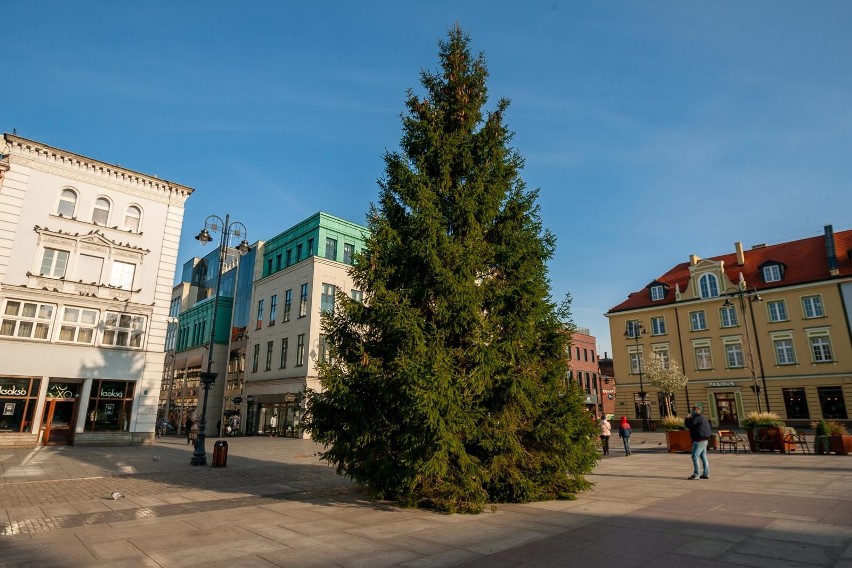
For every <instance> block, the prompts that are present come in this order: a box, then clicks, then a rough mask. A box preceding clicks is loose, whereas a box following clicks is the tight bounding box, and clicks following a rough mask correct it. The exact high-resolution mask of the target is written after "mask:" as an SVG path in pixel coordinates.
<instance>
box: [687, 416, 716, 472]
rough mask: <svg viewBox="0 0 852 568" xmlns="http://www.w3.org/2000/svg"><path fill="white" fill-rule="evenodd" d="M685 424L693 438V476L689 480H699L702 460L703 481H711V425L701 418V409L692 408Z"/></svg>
mask: <svg viewBox="0 0 852 568" xmlns="http://www.w3.org/2000/svg"><path fill="white" fill-rule="evenodd" d="M684 424H685V425H686V427H687V428H688V429H689V437H690V438H692V475H690V476H689V477H688V478H687V479H698V478H699V475H698V460H699V459H700V460H701V468H702V470H703V473H702V474H701V476H700V477H701V479H710V463H709V462H708V461H707V444H708V442H709V440H710V436H712V435H713V431H712V430H711V429H710V423H709V422H707V419H706V418H704V417H703V416H701V408H700V407H698V406H693V407H692V414H690V415H689V416H687V417H686V420H684Z"/></svg>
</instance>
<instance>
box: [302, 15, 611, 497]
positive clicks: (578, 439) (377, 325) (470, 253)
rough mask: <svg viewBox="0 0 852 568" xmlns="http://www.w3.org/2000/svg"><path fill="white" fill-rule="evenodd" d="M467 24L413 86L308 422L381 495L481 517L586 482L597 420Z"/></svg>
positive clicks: (541, 232)
mask: <svg viewBox="0 0 852 568" xmlns="http://www.w3.org/2000/svg"><path fill="white" fill-rule="evenodd" d="M469 42H470V40H469V38H468V36H467V35H465V34H464V33H463V32H462V31H461V30H460V29H459V28H458V27H456V28H455V29H452V30H451V31H450V32H449V35H448V39H447V41H442V42H439V46H440V50H439V57H440V67H441V69H440V72H437V73H431V72H428V71H423V72H422V73H421V83H422V85H423V87H424V89H425V91H426V94H425V97H423V98H420V97H418V96H416V95H415V93H414V92H413V91H409V93H408V98H407V101H406V107H407V113H405V114H404V115H403V136H402V141H401V149H400V151H399V152H390V153H387V154H386V156H385V163H386V170H385V175H384V178H383V179H382V180H381V181H380V186H381V196H380V203H379V204H378V206H375V207H373V208H372V210H371V212H370V215H369V221H368V222H369V226H370V230H371V233H370V235H369V238H368V241H367V244H366V247H365V249H364V251H363V253H362V254H361V255H359V257H358V259H357V262H356V264H355V266H354V268H353V270H352V273H353V277H354V280H355V286H356V287H357V288H359V289H361V290H363V291H364V297H365V301H364V303H363V304H360V303H357V302H354V301H352V300H350V299H348V298H347V297H346V296H345V295H342V294H338V297H337V306H336V309H335V311H334V313H333V314H327V315H326V316H325V319H324V323H323V325H324V330H325V333H326V334H327V338H328V341H329V342H330V345H331V346H332V350H333V353H334V358H333V359H332V361H331V362H330V363H327V364H321V365H320V380H321V384H322V387H323V391H322V392H312V393H309V413H308V417H307V426H308V428H309V430H310V432H311V434H312V436H313V438H314V439H315V440H317V441H318V442H321V443H323V444H326V450H325V451H324V452H323V453H322V454H321V455H322V457H323V458H324V459H325V460H328V461H329V462H330V463H331V464H334V465H335V466H336V467H337V470H338V472H339V473H341V474H343V475H347V476H349V477H351V478H352V479H354V480H355V481H357V482H358V483H360V484H362V485H363V486H365V487H366V488H367V489H368V490H369V491H370V493H371V494H372V495H374V496H376V497H380V498H386V499H392V500H396V501H398V502H400V503H402V504H403V505H411V506H425V507H435V508H438V509H440V510H445V511H466V512H478V511H481V510H482V508H483V507H484V506H485V504H486V503H495V502H524V501H533V500H542V499H553V498H571V497H572V496H573V494H574V493H575V492H577V491H579V490H582V489H585V488H587V487H588V483H587V482H586V480H585V479H584V477H583V476H584V474H586V473H588V472H589V471H590V470H591V468H592V467H593V466H594V463H595V460H596V456H597V452H596V451H595V449H594V445H593V438H594V432H593V425H592V421H591V420H590V418H589V415H588V414H587V413H586V412H585V410H584V408H583V394H582V392H581V391H580V389H578V388H577V387H576V386H575V385H574V384H573V382H572V381H569V380H567V370H568V352H567V347H568V343H569V341H570V337H569V336H570V325H568V322H566V321H564V318H561V317H560V309H559V308H558V307H557V306H556V305H555V304H554V303H553V301H551V299H550V291H549V282H548V278H547V269H546V265H545V263H546V261H547V260H548V259H549V258H550V257H551V256H552V254H553V251H554V246H555V238H554V237H553V235H552V234H551V233H550V232H549V231H547V230H545V229H543V227H542V225H541V221H540V218H539V215H538V205H537V203H536V199H537V191H529V190H527V189H526V187H525V185H524V182H523V180H522V179H521V177H520V175H519V174H520V170H521V168H522V167H523V159H522V157H521V156H520V155H519V154H518V153H517V152H516V151H515V150H514V149H512V148H511V147H510V146H509V143H510V140H511V137H512V134H511V132H510V131H509V130H508V129H507V127H506V126H505V125H504V122H503V121H504V115H505V112H506V109H507V107H508V105H509V103H508V101H507V100H500V101H499V102H498V103H497V105H496V108H495V109H494V110H492V111H490V112H486V111H484V110H483V107H484V106H485V104H486V102H487V90H486V78H487V76H488V73H487V70H486V65H485V59H484V57H483V55H482V54H480V55H479V56H477V57H473V56H472V55H471V52H470V48H469Z"/></svg>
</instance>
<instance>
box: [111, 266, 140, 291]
mask: <svg viewBox="0 0 852 568" xmlns="http://www.w3.org/2000/svg"><path fill="white" fill-rule="evenodd" d="M135 273H136V265H135V264H132V263H130V262H120V261H118V260H114V261H112V273H111V274H110V277H109V284H110V286H115V287H117V288H124V289H125V290H132V289H133V275H134V274H135Z"/></svg>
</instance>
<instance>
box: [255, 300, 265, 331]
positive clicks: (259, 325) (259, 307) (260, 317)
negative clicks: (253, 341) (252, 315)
mask: <svg viewBox="0 0 852 568" xmlns="http://www.w3.org/2000/svg"><path fill="white" fill-rule="evenodd" d="M262 327H263V300H258V301H257V321H256V322H255V327H254V328H255V329H260V328H262Z"/></svg>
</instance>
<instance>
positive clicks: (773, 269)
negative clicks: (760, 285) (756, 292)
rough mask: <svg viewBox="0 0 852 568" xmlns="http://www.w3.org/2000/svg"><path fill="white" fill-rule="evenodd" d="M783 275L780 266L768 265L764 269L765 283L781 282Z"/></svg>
mask: <svg viewBox="0 0 852 568" xmlns="http://www.w3.org/2000/svg"><path fill="white" fill-rule="evenodd" d="M782 275H783V274H782V270H781V265H780V264H767V265H766V266H764V267H763V281H764V282H780V281H781V277H782Z"/></svg>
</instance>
